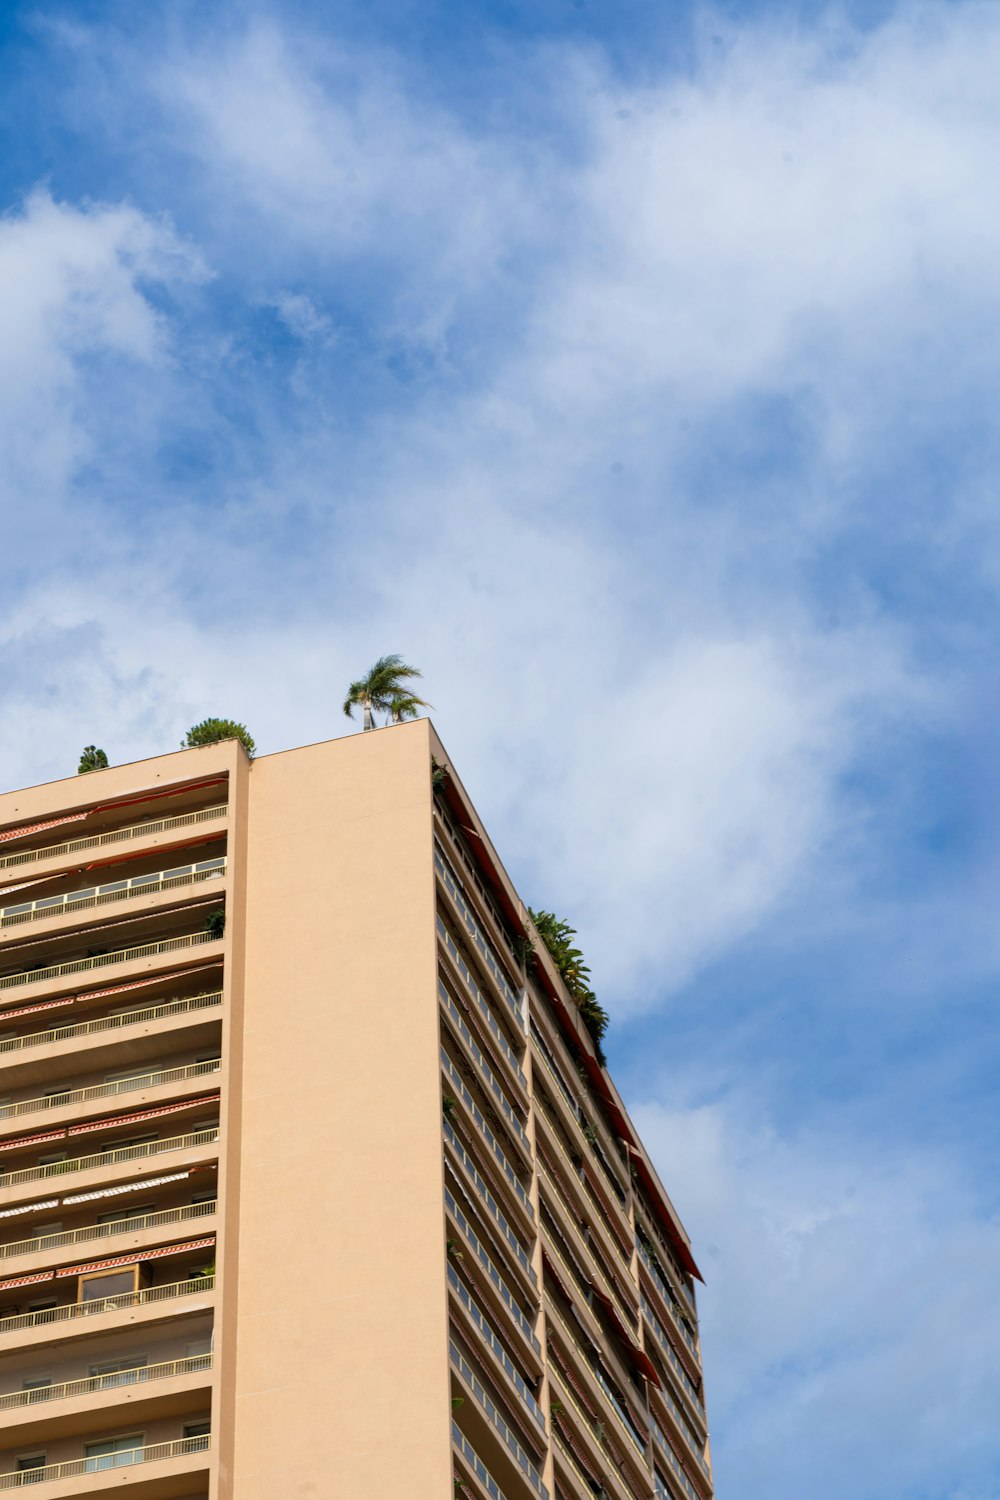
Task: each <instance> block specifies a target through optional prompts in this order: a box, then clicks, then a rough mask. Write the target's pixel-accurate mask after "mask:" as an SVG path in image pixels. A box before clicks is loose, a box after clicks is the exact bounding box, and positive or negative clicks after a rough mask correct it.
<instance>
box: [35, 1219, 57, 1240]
mask: <svg viewBox="0 0 1000 1500" xmlns="http://www.w3.org/2000/svg"><path fill="white" fill-rule="evenodd" d="M50 1234H62V1220H61V1219H58V1220H54V1221H53V1222H52V1223H50V1224H32V1226H31V1238H32V1239H33V1240H43V1239H45V1237H46V1236H47V1235H50Z"/></svg>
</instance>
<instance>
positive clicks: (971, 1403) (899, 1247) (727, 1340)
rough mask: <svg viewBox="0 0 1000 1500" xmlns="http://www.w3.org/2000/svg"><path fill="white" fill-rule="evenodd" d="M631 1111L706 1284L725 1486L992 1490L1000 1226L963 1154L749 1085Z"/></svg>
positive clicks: (835, 1492) (719, 1474)
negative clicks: (731, 1095) (760, 1094)
mask: <svg viewBox="0 0 1000 1500" xmlns="http://www.w3.org/2000/svg"><path fill="white" fill-rule="evenodd" d="M632 1113H633V1117H634V1118H635V1119H636V1122H637V1124H638V1126H639V1129H640V1130H641V1132H642V1135H643V1138H644V1140H645V1142H646V1144H647V1145H648V1146H649V1147H650V1148H651V1150H652V1152H653V1154H654V1156H655V1158H656V1160H657V1162H658V1163H659V1165H660V1167H661V1171H662V1173H663V1175H664V1177H665V1179H666V1181H668V1182H669V1183H670V1190H671V1194H672V1196H673V1197H674V1199H675V1201H676V1202H678V1203H679V1204H680V1205H681V1207H682V1211H683V1214H684V1218H685V1222H686V1224H687V1227H688V1229H689V1231H690V1232H691V1233H692V1236H693V1238H694V1241H695V1244H696V1246H697V1248H698V1254H699V1257H700V1260H701V1263H702V1269H703V1271H704V1273H705V1277H706V1281H707V1286H706V1288H705V1289H704V1290H703V1291H702V1292H701V1296H700V1299H699V1300H700V1309H701V1317H702V1337H703V1344H704V1351H705V1361H706V1370H707V1372H708V1375H707V1387H708V1389H707V1397H708V1402H709V1410H710V1415H711V1417H712V1421H713V1425H714V1427H715V1430H716V1431H717V1432H719V1433H724V1434H725V1437H724V1441H723V1442H720V1444H719V1445H718V1451H717V1452H716V1454H715V1466H716V1480H717V1483H718V1486H719V1491H720V1493H722V1494H724V1493H727V1492H732V1493H739V1494H740V1495H741V1496H744V1497H746V1500H755V1497H757V1496H760V1497H765V1496H772V1495H776V1494H781V1495H793V1494H794V1495H808V1496H809V1497H810V1500H828V1497H829V1500H836V1497H840V1496H842V1495H844V1494H850V1495H851V1496H852V1497H857V1500H867V1497H869V1496H871V1497H875V1496H883V1495H887V1494H891V1495H894V1496H897V1495H898V1496H904V1495H906V1496H909V1495H914V1496H916V1495H934V1496H940V1497H942V1500H944V1497H949V1500H959V1497H960V1496H961V1495H965V1494H970V1493H975V1494H979V1493H981V1494H982V1495H983V1496H987V1495H989V1496H995V1495H996V1494H997V1493H998V1491H997V1490H996V1488H995V1487H993V1486H992V1485H991V1479H992V1478H993V1475H992V1471H991V1468H990V1450H991V1448H992V1444H993V1440H994V1437H995V1414H994V1408H995V1402H994V1399H993V1386H994V1373H995V1372H994V1367H995V1351H996V1348H997V1342H998V1339H1000V1315H998V1311H997V1304H996V1298H995V1296H994V1295H993V1293H992V1285H993V1282H994V1279H995V1272H994V1268H995V1266H996V1261H997V1255H998V1252H1000V1225H998V1224H997V1223H996V1222H991V1221H990V1220H988V1219H987V1218H985V1217H984V1216H983V1214H982V1210H981V1207H980V1205H979V1203H978V1202H977V1195H976V1194H975V1192H974V1191H973V1189H972V1187H971V1184H970V1183H969V1182H968V1180H967V1179H966V1177H965V1173H964V1171H963V1166H962V1163H961V1161H959V1160H957V1159H952V1158H950V1157H948V1156H945V1155H941V1154H937V1153H933V1152H930V1151H923V1152H922V1151H920V1150H919V1149H918V1148H916V1147H911V1148H910V1149H909V1150H908V1151H906V1152H900V1150H899V1149H898V1148H897V1147H890V1146H888V1145H887V1144H885V1143H879V1142H878V1141H877V1140H876V1141H873V1140H871V1139H868V1140H866V1141H864V1142H862V1141H858V1140H853V1139H851V1138H850V1137H845V1136H844V1135H843V1134H841V1133H840V1131H839V1130H838V1128H837V1126H836V1125H833V1126H831V1127H830V1128H828V1129H827V1130H825V1131H823V1132H814V1133H812V1134H806V1135H798V1136H787V1135H783V1134H781V1133H779V1132H778V1131H777V1130H776V1129H775V1128H774V1127H773V1126H771V1125H770V1124H768V1123H767V1121H766V1120H765V1119H762V1117H761V1115H760V1113H759V1112H758V1110H757V1109H756V1108H755V1107H753V1106H752V1105H750V1104H749V1103H748V1102H747V1101H746V1100H743V1101H740V1100H738V1099H729V1100H727V1101H725V1102H723V1103H721V1104H717V1105H712V1106H706V1107H702V1108H692V1109H685V1108H680V1109H671V1108H668V1107H665V1106H663V1105H659V1104H653V1103H647V1104H642V1105H640V1106H639V1107H638V1108H635V1109H633V1111H632ZM959 1472H961V1473H962V1474H963V1475H964V1476H966V1477H965V1484H964V1485H963V1484H962V1482H961V1481H959V1480H958V1479H957V1474H958V1473H959ZM977 1480H978V1482H979V1483H980V1484H981V1485H982V1486H983V1488H982V1490H981V1491H980V1490H978V1489H975V1488H971V1489H967V1488H966V1487H965V1486H973V1487H974V1486H975V1485H976V1481H977Z"/></svg>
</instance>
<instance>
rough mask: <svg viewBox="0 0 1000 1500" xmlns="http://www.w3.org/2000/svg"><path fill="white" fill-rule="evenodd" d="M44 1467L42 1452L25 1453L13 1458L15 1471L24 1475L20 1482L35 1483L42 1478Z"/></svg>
mask: <svg viewBox="0 0 1000 1500" xmlns="http://www.w3.org/2000/svg"><path fill="white" fill-rule="evenodd" d="M44 1468H45V1454H44V1453H26V1454H25V1455H24V1457H23V1458H16V1459H15V1460H14V1470H15V1472H16V1473H18V1474H24V1475H25V1476H26V1477H25V1478H24V1479H23V1480H22V1481H21V1483H22V1484H37V1483H38V1481H39V1480H40V1479H42V1478H44V1474H43V1472H42V1471H43V1470H44Z"/></svg>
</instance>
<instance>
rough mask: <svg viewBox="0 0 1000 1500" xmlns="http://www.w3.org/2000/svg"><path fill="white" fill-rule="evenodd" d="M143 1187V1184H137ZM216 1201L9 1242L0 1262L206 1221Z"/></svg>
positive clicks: (1, 1250) (3, 1247)
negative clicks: (12, 1257)
mask: <svg viewBox="0 0 1000 1500" xmlns="http://www.w3.org/2000/svg"><path fill="white" fill-rule="evenodd" d="M136 1185H137V1186H141V1184H140V1183H137V1184H136ZM215 1209H216V1202H215V1199H214V1198H213V1199H210V1200H208V1201H206V1202H205V1203H188V1204H185V1205H184V1206H183V1207H180V1208H163V1209H161V1210H160V1211H159V1213H155V1214H139V1215H137V1217H136V1218H134V1219H115V1220H112V1222H111V1223H108V1224H84V1225H83V1226H82V1227H81V1228H80V1229H64V1230H60V1231H59V1232H58V1233H56V1234H40V1235H36V1236H35V1237H34V1239H30V1240H10V1241H9V1242H8V1243H7V1244H6V1245H0V1260H9V1259H10V1257H11V1256H12V1255H33V1254H35V1253H36V1252H37V1251H41V1250H58V1249H61V1248H62V1246H64V1245H82V1244H85V1243H86V1241H87V1240H108V1239H113V1238H114V1236H115V1235H119V1234H140V1233H141V1232H142V1231H143V1230H144V1229H161V1228H162V1227H163V1226H164V1225H165V1224H183V1223H185V1222H186V1221H187V1220H188V1219H203V1218H205V1217H206V1216H207V1215H208V1214H214V1213H215Z"/></svg>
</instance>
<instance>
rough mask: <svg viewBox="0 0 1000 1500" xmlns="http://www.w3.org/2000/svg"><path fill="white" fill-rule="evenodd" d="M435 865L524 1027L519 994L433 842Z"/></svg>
mask: <svg viewBox="0 0 1000 1500" xmlns="http://www.w3.org/2000/svg"><path fill="white" fill-rule="evenodd" d="M434 865H435V868H436V870H437V872H438V874H439V875H440V876H441V880H442V882H443V884H444V888H445V890H446V891H447V892H448V894H449V896H450V897H451V899H452V901H453V902H454V904H455V907H456V909H457V910H458V911H459V912H460V913H461V915H462V920H463V921H464V923H465V927H466V931H467V932H468V934H469V936H470V937H471V939H472V941H473V942H474V943H475V945H476V947H477V948H478V949H479V956H480V958H481V959H482V960H483V963H484V964H485V965H486V967H487V969H488V970H489V973H490V975H491V976H492V979H493V983H494V984H495V985H496V987H497V989H498V990H499V991H500V993H501V995H502V996H503V998H504V999H505V1000H506V1002H507V1004H508V1005H509V1006H510V1008H511V1010H512V1011H513V1013H514V1018H515V1020H516V1021H517V1024H518V1025H519V1026H520V1027H521V1028H522V1029H523V1027H524V1016H523V1014H522V1008H521V1001H520V999H519V998H518V995H517V994H516V992H515V991H514V990H513V989H512V988H511V985H510V982H509V980H508V979H507V976H506V974H505V973H504V971H503V968H502V966H501V964H500V960H499V959H498V958H497V956H496V953H495V952H494V950H493V947H492V945H491V944H490V943H489V942H487V940H486V938H485V937H484V936H483V933H482V931H481V930H480V927H479V923H478V922H477V921H476V918H475V915H474V913H473V911H472V909H471V907H470V906H469V905H468V903H467V902H466V899H465V892H464V891H463V889H462V882H461V881H460V880H459V878H458V876H457V875H456V874H455V871H454V870H453V869H452V867H451V865H450V864H449V862H448V860H447V859H446V858H445V856H444V854H443V853H442V851H441V850H440V849H439V848H438V846H437V845H436V844H435V846H434Z"/></svg>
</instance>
